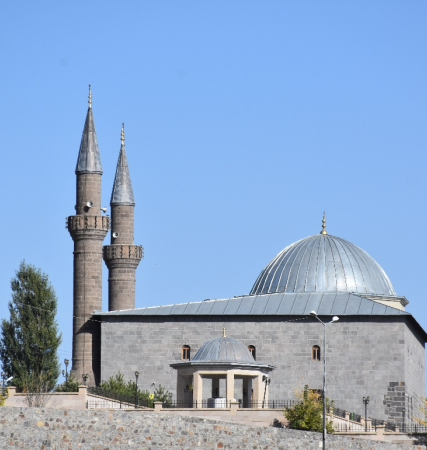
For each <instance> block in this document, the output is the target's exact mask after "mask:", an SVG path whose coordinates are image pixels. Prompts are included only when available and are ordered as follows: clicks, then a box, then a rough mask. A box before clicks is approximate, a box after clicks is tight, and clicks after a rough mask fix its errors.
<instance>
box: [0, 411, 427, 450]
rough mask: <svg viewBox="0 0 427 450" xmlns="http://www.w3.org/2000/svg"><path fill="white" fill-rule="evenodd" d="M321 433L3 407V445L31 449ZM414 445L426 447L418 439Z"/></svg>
mask: <svg viewBox="0 0 427 450" xmlns="http://www.w3.org/2000/svg"><path fill="white" fill-rule="evenodd" d="M321 439H322V435H321V433H311V432H305V431H297V430H287V429H281V428H261V427H257V426H252V425H244V424H235V423H229V422H220V421H215V420H207V419H200V418H195V417H185V416H171V415H168V414H163V413H161V414H155V413H146V412H140V411H136V412H135V411H87V410H86V411H75V410H58V409H36V408H31V409H30V408H25V409H20V408H8V407H3V408H0V448H2V449H5V448H11V447H14V448H18V447H19V448H21V449H25V450H34V449H52V448H56V449H58V448H73V449H74V448H78V449H81V450H93V449H109V450H118V449H131V448H132V449H139V450H151V449H158V450H162V449H194V450H213V449H228V450H234V449H242V450H249V449H251V450H261V449H263V450H265V449H271V450H273V449H278V450H318V449H319V448H321ZM327 448H328V449H329V450H344V449H345V450H356V449H357V450H398V449H400V448H401V445H400V444H391V443H389V442H375V441H371V440H362V439H354V438H350V437H345V436H331V435H328V437H327ZM413 448H415V449H417V450H425V447H424V446H421V445H418V446H414V447H413Z"/></svg>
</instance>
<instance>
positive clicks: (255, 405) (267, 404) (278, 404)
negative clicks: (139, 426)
mask: <svg viewBox="0 0 427 450" xmlns="http://www.w3.org/2000/svg"><path fill="white" fill-rule="evenodd" d="M213 400H217V399H213ZM231 403H232V402H231V401H225V399H224V401H220V402H212V400H202V401H194V402H193V401H183V402H165V403H163V405H162V408H185V409H188V408H216V409H221V408H231ZM238 403H239V408H247V409H262V408H264V409H285V408H291V407H292V406H294V405H296V404H297V403H298V401H297V400H268V401H264V402H263V401H259V402H247V401H241V400H240V401H239V402H238Z"/></svg>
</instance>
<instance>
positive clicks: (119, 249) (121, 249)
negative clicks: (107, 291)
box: [102, 244, 144, 269]
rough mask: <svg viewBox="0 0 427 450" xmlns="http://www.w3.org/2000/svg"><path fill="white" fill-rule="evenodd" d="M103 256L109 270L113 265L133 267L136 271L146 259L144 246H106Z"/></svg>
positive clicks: (103, 249)
mask: <svg viewBox="0 0 427 450" xmlns="http://www.w3.org/2000/svg"><path fill="white" fill-rule="evenodd" d="M102 256H103V258H104V261H105V264H106V265H107V267H108V268H110V267H112V266H113V265H118V266H126V267H132V268H133V269H136V268H137V266H138V264H139V262H140V261H141V259H142V258H143V257H144V249H143V248H142V245H133V244H132V245H114V244H113V245H105V246H104V247H103V248H102Z"/></svg>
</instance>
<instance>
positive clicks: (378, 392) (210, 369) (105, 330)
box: [66, 91, 427, 422]
mask: <svg viewBox="0 0 427 450" xmlns="http://www.w3.org/2000/svg"><path fill="white" fill-rule="evenodd" d="M101 176H102V166H101V158H100V152H99V149H98V144H97V139H96V131H95V124H94V118H93V111H92V96H91V93H90V91H89V108H88V111H87V116H86V121H85V124H84V129H83V135H82V140H81V144H80V150H79V155H78V160H77V166H76V177H77V185H76V188H77V189H76V205H75V214H74V215H72V216H69V217H68V218H67V219H66V221H67V228H68V231H69V233H70V235H71V237H72V239H73V241H74V278H73V280H74V281H73V283H74V289H73V308H74V314H73V315H74V319H73V350H72V352H73V356H72V373H73V374H74V375H75V376H76V377H78V378H80V379H81V377H82V375H83V374H84V375H88V380H89V384H90V385H97V384H98V383H99V382H100V381H101V380H103V379H104V380H105V379H108V378H109V377H110V376H112V375H115V374H117V372H118V371H119V370H120V371H121V372H122V373H123V374H124V376H125V379H134V373H135V371H138V372H139V381H138V385H139V387H140V388H141V389H147V390H150V391H153V387H154V386H159V384H161V385H162V386H163V387H164V388H166V389H168V390H169V391H170V392H172V394H173V398H174V400H178V401H180V402H189V403H195V402H197V404H199V405H202V404H204V403H203V402H205V401H206V402H207V401H211V402H215V401H219V400H220V399H226V400H233V399H236V400H238V401H239V402H240V404H241V405H242V407H245V406H248V405H252V406H253V405H255V404H258V403H259V402H261V401H265V400H266V398H267V399H269V400H270V402H271V401H272V400H276V401H277V402H280V401H283V400H287V399H292V398H293V395H294V394H293V393H294V389H295V388H298V387H302V386H304V385H308V386H309V388H310V389H315V390H321V389H322V386H323V384H322V383H323V357H324V354H325V350H326V363H327V380H328V383H327V387H328V389H327V396H328V397H329V398H330V399H333V400H334V401H335V406H337V407H339V408H342V409H346V410H347V411H351V412H355V413H359V414H360V413H362V411H363V406H364V405H363V402H362V399H363V397H366V396H369V397H370V404H369V415H370V416H371V417H375V418H379V419H386V420H394V421H398V422H400V421H401V420H402V416H403V415H407V416H408V417H410V414H412V415H415V411H413V410H411V408H412V407H413V406H412V405H413V399H415V398H420V397H424V396H425V352H424V344H425V342H426V338H427V335H426V332H425V331H424V330H423V329H422V327H421V326H420V325H419V323H418V322H417V321H416V319H415V318H414V317H413V316H412V315H411V314H410V313H409V312H407V311H405V306H406V305H407V304H408V303H409V302H408V300H406V298H405V297H401V296H397V295H396V293H395V291H394V289H393V286H392V284H391V282H390V280H389V278H388V277H387V275H386V273H385V272H384V270H383V269H382V268H381V266H380V265H379V264H378V263H377V262H376V261H375V260H374V259H373V258H371V257H370V256H369V255H368V254H367V253H366V252H365V251H364V250H362V249H361V248H359V247H357V246H356V245H355V244H353V243H351V242H348V241H346V240H345V239H342V238H340V237H336V236H332V235H330V234H328V232H327V230H326V223H325V218H324V219H323V225H322V229H321V231H320V233H319V234H314V235H313V236H309V237H306V238H304V239H301V240H300V241H298V242H295V243H293V244H291V245H289V246H288V247H286V248H285V249H284V250H282V251H281V252H280V253H279V254H278V255H277V256H275V257H274V258H273V259H272V260H271V261H270V262H269V263H268V264H267V265H266V266H265V268H264V269H263V270H262V271H261V273H260V275H259V276H258V278H257V279H256V280H255V283H254V285H253V287H252V289H251V291H250V292H249V294H245V295H236V296H235V297H232V298H226V299H221V300H217V299H215V300H204V301H200V302H193V303H180V304H170V305H167V306H158V307H145V308H135V271H136V268H137V266H138V264H139V262H140V261H141V259H142V257H143V250H142V247H141V246H139V245H136V244H135V243H134V208H135V200H134V195H133V191H132V184H131V179H130V175H129V167H128V163H127V159H126V151H125V137H124V129H123V128H122V135H121V148H120V154H119V159H118V163H117V169H116V175H115V180H114V185H113V190H112V195H111V203H110V205H111V218H110V217H108V216H107V215H106V214H105V209H104V208H102V207H101ZM110 230H111V232H110V244H109V245H105V246H102V243H103V240H104V238H105V237H106V235H107V233H108V232H109V231H110ZM102 259H104V261H105V264H106V266H107V268H108V271H109V278H108V286H109V287H108V305H109V307H108V311H102V310H101V309H102V292H101V289H102V286H101V284H102ZM172 300H173V299H172ZM314 313H315V314H314ZM335 316H337V318H338V320H337V319H333V318H334V317H335ZM318 319H320V320H321V321H322V322H324V323H327V325H326V328H327V336H328V341H327V347H326V349H325V348H324V340H323V339H324V334H323V333H324V326H323V325H322V324H321V323H320V322H319V320H318Z"/></svg>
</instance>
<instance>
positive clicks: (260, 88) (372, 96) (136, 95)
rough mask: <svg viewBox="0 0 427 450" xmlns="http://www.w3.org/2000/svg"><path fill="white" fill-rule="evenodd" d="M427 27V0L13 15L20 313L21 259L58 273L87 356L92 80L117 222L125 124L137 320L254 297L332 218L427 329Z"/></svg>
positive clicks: (5, 281) (10, 103)
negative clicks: (85, 174) (79, 245)
mask: <svg viewBox="0 0 427 450" xmlns="http://www.w3.org/2000/svg"><path fill="white" fill-rule="evenodd" d="M426 16H427V3H426V2H425V1H421V0H419V1H416V0H413V1H411V2H402V1H392V0H387V1H385V0H383V1H379V0H378V1H375V2H372V1H358V2H336V1H323V2H318V1H285V0H281V1H265V2H259V1H239V0H235V1H233V2H226V1H215V2H214V1H203V2H200V1H183V0H181V1H177V0H175V1H166V0H163V1H161V2H148V1H126V2H113V1H103V2H100V1H93V2H83V1H74V2H53V1H44V2H30V1H16V2H7V3H5V4H3V6H2V14H1V18H0V21H1V26H0V37H1V41H2V43H3V45H2V46H1V48H0V57H1V61H2V77H1V78H2V83H1V84H0V100H1V105H2V108H1V109H0V132H1V136H2V142H3V144H2V147H3V150H2V176H1V177H0V189H1V191H0V192H2V205H3V208H2V219H1V220H0V232H1V236H3V245H2V258H1V259H0V264H1V267H0V269H1V270H0V302H1V306H2V311H3V312H2V317H8V313H7V308H6V305H7V302H8V300H9V299H10V279H11V278H12V277H13V276H14V273H15V270H16V269H17V268H18V266H19V263H20V261H21V260H23V259H25V260H26V261H27V262H28V263H32V264H34V265H36V266H38V267H41V268H42V270H43V271H44V272H46V273H47V274H48V275H49V277H50V280H51V282H52V283H53V285H54V287H55V289H56V292H57V295H58V298H59V308H58V323H59V326H60V329H61V331H62V333H63V337H64V342H63V344H62V346H61V348H60V357H61V361H62V360H63V359H64V358H65V357H68V358H70V356H71V339H72V337H71V326H72V262H73V255H72V252H73V243H72V240H71V238H70V236H69V234H68V232H67V230H66V229H65V217H66V216H68V215H71V214H73V212H74V209H73V208H74V204H75V175H74V169H75V164H76V161H77V154H78V149H79V144H80V138H81V133H82V130H83V124H84V119H85V115H86V109H87V85H88V84H89V83H90V84H92V93H93V110H94V117H95V124H96V129H97V135H98V142H99V147H100V152H101V159H102V164H103V169H104V175H103V193H102V196H103V203H104V204H105V205H106V206H109V199H110V194H111V188H112V184H113V179H114V172H115V166H116V162H117V157H118V153H119V149H120V127H121V123H122V122H125V127H126V150H127V156H128V161H129V166H130V172H131V177H132V182H133V189H134V194H135V199H136V210H135V216H136V229H135V242H136V243H137V244H142V245H143V246H144V249H145V257H144V259H143V261H142V262H141V264H140V266H139V268H138V271H137V298H136V306H137V307H142V306H149V305H159V304H169V303H178V302H187V301H198V300H203V299H206V298H224V297H228V296H234V295H239V294H245V293H248V292H249V291H250V289H251V287H252V285H253V283H254V282H255V279H256V278H257V276H258V274H259V272H260V271H261V270H262V268H263V267H264V266H265V265H266V264H267V263H268V262H269V261H270V260H271V259H272V258H273V257H274V256H275V255H276V254H277V253H278V252H279V251H280V250H281V249H283V248H284V247H285V246H287V245H288V244H290V243H292V242H294V241H296V240H298V239H301V238H303V237H306V236H308V235H312V234H315V233H318V232H319V231H320V229H321V218H322V212H323V210H326V213H327V229H328V231H329V233H330V234H334V235H337V236H340V237H342V238H345V239H348V240H350V241H351V242H353V243H355V244H356V245H358V246H360V247H362V248H363V249H364V250H366V251H367V252H368V253H369V254H370V255H371V256H372V257H374V258H375V259H376V260H377V261H378V262H379V264H381V266H382V267H383V268H384V270H385V271H386V273H387V274H388V276H389V277H390V279H391V281H392V283H393V285H394V287H395V290H396V291H397V293H398V294H399V295H405V296H406V297H407V298H408V300H409V301H410V302H411V303H410V305H409V307H408V308H407V309H408V311H410V312H411V313H413V314H414V315H415V317H416V319H417V320H418V321H419V322H420V323H421V324H422V325H423V326H424V328H427V316H426V311H427V305H426V298H425V297H426V294H425V293H426V287H425V280H426V269H427V267H426V258H425V255H426V254H427V241H426V239H424V236H425V226H426V223H427V213H426V207H425V205H426V202H425V199H426V194H425V193H426V187H427V186H426V177H425V172H426V150H427V93H426V86H427V58H426V51H425V46H426V42H427V28H426V27H425V23H426ZM108 239H109V237H107V239H106V241H105V243H107V242H108ZM104 269H105V270H104V284H103V288H104V291H103V292H104V299H103V308H104V309H106V308H107V296H106V294H107V270H106V268H105V266H104Z"/></svg>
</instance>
